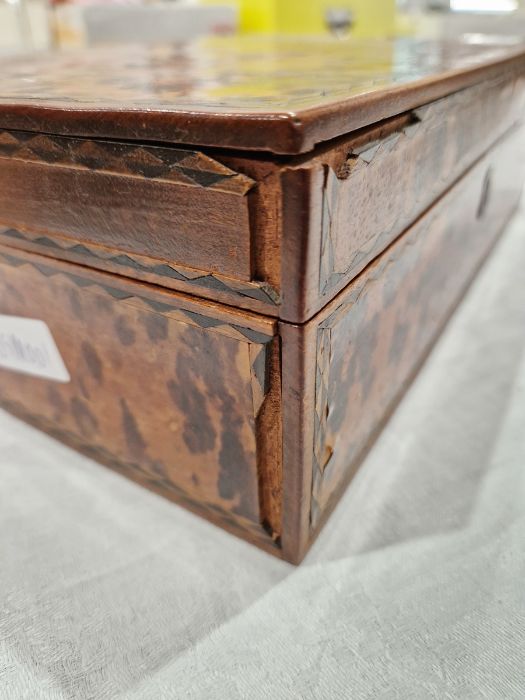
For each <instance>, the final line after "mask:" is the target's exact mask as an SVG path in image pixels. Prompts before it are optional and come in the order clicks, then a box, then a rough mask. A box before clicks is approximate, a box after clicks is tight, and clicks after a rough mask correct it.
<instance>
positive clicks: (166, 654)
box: [0, 214, 525, 700]
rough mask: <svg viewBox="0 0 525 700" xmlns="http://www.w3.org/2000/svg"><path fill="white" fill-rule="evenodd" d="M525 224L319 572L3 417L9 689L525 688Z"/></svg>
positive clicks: (345, 507) (219, 692) (346, 507)
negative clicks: (295, 563)
mask: <svg viewBox="0 0 525 700" xmlns="http://www.w3.org/2000/svg"><path fill="white" fill-rule="evenodd" d="M524 234H525V216H524V215H523V214H522V215H521V217H520V218H518V219H516V221H515V222H514V224H513V225H512V226H511V228H510V229H509V231H508V233H507V234H506V235H505V237H504V239H503V240H502V242H501V243H500V244H499V245H498V247H497V249H496V251H495V254H494V256H493V257H492V259H491V260H490V262H489V263H488V265H487V266H486V267H485V268H484V270H483V271H482V274H481V276H480V277H479V278H478V280H477V282H476V284H475V286H474V287H473V288H472V290H471V292H470V293H469V295H468V297H467V299H466V301H465V302H464V303H463V304H462V306H461V307H460V309H459V311H458V313H457V314H456V315H455V317H454V318H453V320H452V322H451V323H450V325H449V326H448V328H447V331H446V333H445V335H444V336H443V337H442V339H441V341H440V342H439V344H438V346H437V347H436V349H435V351H434V352H433V354H432V356H431V357H430V359H429V361H428V362H427V364H426V365H425V367H424V369H423V371H422V372H421V374H420V375H419V377H418V379H417V381H416V382H415V384H414V385H413V387H412V389H411V390H410V392H409V393H408V395H407V396H406V398H405V399H404V401H403V402H402V404H401V406H400V408H399V409H398V411H397V412H396V414H395V416H394V418H393V419H392V420H391V422H390V423H389V425H388V427H387V428H386V430H385V432H384V433H383V435H382V436H381V438H380V440H379V441H378V443H377V444H376V446H375V448H374V449H373V451H372V452H371V454H370V455H369V457H368V459H367V460H366V462H365V464H364V466H363V468H362V470H361V472H360V474H359V476H358V477H357V478H356V480H355V481H354V482H353V484H352V486H351V487H350V489H349V490H348V491H347V493H346V495H345V497H344V498H343V500H342V502H341V504H340V506H339V507H338V509H337V511H336V513H335V514H334V516H333V517H332V519H331V520H330V522H329V524H328V525H327V527H326V528H325V530H324V531H323V533H322V535H321V537H320V538H319V540H318V541H317V543H316V545H315V546H314V548H313V550H312V552H311V553H310V554H309V556H308V557H307V559H306V561H305V562H304V564H303V565H302V566H300V567H298V568H294V567H292V566H289V565H287V564H285V563H283V562H280V561H278V560H275V559H273V558H271V557H270V556H268V555H266V554H264V553H262V552H259V551H258V550H256V549H255V548H253V547H251V546H249V545H247V544H245V543H244V542H241V541H240V540H237V539H235V538H233V537H231V536H229V535H228V534H226V533H224V532H222V531H220V530H219V529H217V528H215V527H213V526H212V525H209V524H208V523H206V522H204V521H201V520H199V519H198V518H196V517H194V516H192V515H191V514H189V513H187V512H185V511H184V510H182V509H180V508H178V507H177V506H174V505H173V504H171V503H169V502H167V501H165V500H163V499H161V498H159V497H157V496H155V495H153V494H151V493H149V492H147V491H145V490H142V489H141V488H139V487H138V486H136V485H134V484H133V483H131V482H128V481H126V480H125V479H123V478H121V477H119V476H117V475H116V474H113V473H112V472H110V471H108V470H105V469H104V468H103V467H100V466H98V465H96V464H95V463H93V462H91V461H90V460H88V459H85V458H83V457H82V456H79V455H77V454H75V453H74V452H72V451H70V450H69V449H67V448H65V447H63V446H61V445H60V444H58V443H56V442H54V441H53V440H51V439H50V438H48V437H47V436H45V435H43V434H40V433H38V432H36V431H35V430H33V429H31V428H29V427H27V426H25V425H23V424H22V423H20V422H18V421H17V420H15V419H14V418H12V417H10V416H8V415H7V414H5V413H1V412H0V450H1V452H0V555H1V560H0V698H2V700H4V699H6V700H22V699H27V700H40V699H42V700H65V699H70V698H75V699H77V698H78V699H82V700H84V699H87V698H90V699H91V698H92V699H94V700H106V699H108V698H110V699H112V700H113V699H115V700H120V699H121V698H126V699H129V700H162V699H163V698H176V699H179V698H190V699H195V700H203V699H204V700H208V699H212V700H213V699H219V700H236V699H239V698H240V699H245V698H246V699H249V700H258V699H261V700H267V699H271V700H279V699H281V698H283V699H285V698H300V699H303V698H304V699H308V700H310V699H312V700H325V699H326V700H334V699H337V698H349V699H352V700H361V699H365V698H370V699H372V698H373V699H374V700H378V699H383V698H384V699H385V700H395V699H400V700H411V699H414V700H426V699H427V698H432V699H439V700H446V699H450V700H458V699H460V700H467V699H472V700H480V699H487V700H498V699H500V698H501V699H504V700H513V699H514V698H515V699H518V698H519V699H520V700H523V698H525V235H524Z"/></svg>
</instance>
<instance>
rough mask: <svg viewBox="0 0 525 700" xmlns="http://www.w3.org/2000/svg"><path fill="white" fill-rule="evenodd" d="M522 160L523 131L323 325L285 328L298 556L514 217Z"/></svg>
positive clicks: (366, 275) (382, 260)
mask: <svg viewBox="0 0 525 700" xmlns="http://www.w3.org/2000/svg"><path fill="white" fill-rule="evenodd" d="M524 156H525V131H524V130H523V128H522V129H518V130H516V131H515V132H514V133H513V135H512V136H509V137H508V138H507V139H505V140H504V141H503V142H502V143H500V144H499V145H498V146H497V147H496V148H495V149H494V150H493V151H491V152H490V153H489V154H488V155H487V156H486V157H485V158H483V159H482V160H481V161H480V162H479V163H478V164H477V165H476V166H475V167H474V168H473V169H472V170H471V171H470V172H469V173H468V174H467V175H466V176H465V177H464V178H463V179H462V180H461V181H460V182H459V183H458V184H457V185H456V186H455V187H454V188H452V189H451V190H450V192H448V193H447V194H446V195H445V196H444V197H443V198H442V199H441V200H440V201H439V202H438V203H437V204H436V205H435V206H434V207H433V208H432V209H431V210H430V211H429V212H428V213H427V214H426V215H425V216H424V217H422V218H421V219H420V220H419V221H418V222H417V223H416V224H415V225H414V226H412V227H411V228H410V229H409V230H408V231H407V232H406V233H405V234H404V235H403V236H401V237H400V238H399V239H398V240H397V241H396V242H395V243H394V244H393V245H392V246H391V247H390V248H389V249H388V250H387V251H386V252H385V253H384V254H383V255H382V256H380V257H379V258H378V259H377V260H376V261H375V262H373V263H372V264H371V265H369V266H368V267H367V268H366V270H365V271H364V272H363V273H362V274H361V275H359V276H358V277H357V279H356V280H355V281H354V282H352V283H351V284H350V285H349V286H348V288H347V289H345V291H344V292H343V294H341V295H339V297H338V298H337V299H336V300H334V301H333V302H332V303H331V304H329V305H328V307H327V308H326V309H324V310H323V311H322V312H321V313H320V314H318V316H316V318H315V319H314V320H312V321H310V322H309V323H307V324H306V325H305V326H291V325H289V324H284V323H282V324H281V331H280V332H281V333H282V334H283V337H284V339H285V341H284V344H283V355H284V357H283V368H287V369H288V371H289V372H290V376H289V377H288V376H287V375H286V374H283V379H284V381H285V389H284V391H285V396H288V401H290V402H291V404H290V405H286V404H285V411H288V414H289V415H290V417H291V418H290V420H291V423H290V427H291V432H290V433H287V432H285V443H284V454H285V464H286V465H289V464H294V465H295V468H294V474H293V476H288V477H287V475H286V471H285V479H286V478H289V479H295V480H296V481H297V480H299V483H295V485H294V486H293V487H292V486H291V487H290V488H294V490H295V492H296V494H297V495H296V496H295V499H294V502H295V503H296V507H295V508H291V509H290V510H291V512H292V514H294V518H295V519H294V527H295V528H296V530H295V533H296V537H297V540H296V544H295V546H296V550H295V551H296V556H297V557H299V558H300V556H301V553H304V552H305V551H306V549H307V547H308V545H309V543H310V542H311V539H312V537H314V536H315V534H316V533H317V532H318V530H319V527H320V526H321V524H322V523H323V521H324V520H325V519H326V517H327V515H328V514H329V512H330V511H331V509H332V507H333V505H334V504H335V502H336V501H337V500H338V498H339V497H340V495H341V493H342V491H343V489H344V487H345V485H346V484H347V482H348V480H349V479H350V478H351V476H352V475H353V474H354V473H355V470H356V468H357V466H358V465H359V462H360V460H361V458H362V457H363V455H364V453H365V452H366V450H367V449H368V448H369V447H370V445H371V444H372V441H373V439H374V438H375V437H376V435H377V434H378V432H379V430H380V429H381V427H382V425H383V424H384V421H385V419H386V418H387V417H388V416H389V414H390V413H391V411H392V410H393V408H394V406H395V404H396V402H397V401H398V400H399V398H400V396H401V395H402V394H403V392H404V390H405V389H406V388H407V386H408V384H409V382H410V381H411V379H412V378H413V376H414V373H415V371H416V370H417V369H418V368H419V366H420V364H421V362H422V361H423V359H424V358H425V357H426V355H427V354H428V352H429V350H430V348H431V347H432V345H433V343H434V342H435V339H436V336H437V334H438V333H439V331H440V330H441V329H442V327H443V325H444V323H445V321H446V320H447V319H448V317H449V316H450V313H451V311H452V310H453V308H454V307H455V305H456V304H457V302H458V300H459V299H460V298H461V296H462V294H463V292H464V291H465V288H466V287H467V285H468V284H469V282H470V281H471V279H472V277H473V275H474V273H475V272H476V270H477V269H478V266H479V265H480V263H481V261H482V260H483V259H484V258H485V256H486V255H487V253H488V251H489V250H490V248H491V246H492V245H493V244H494V242H495V240H496V239H497V236H498V234H499V233H500V232H501V231H502V229H503V228H504V226H505V224H506V222H507V221H508V219H509V216H510V215H511V213H512V212H513V211H514V209H515V207H516V205H517V203H518V201H519V197H520V194H521V184H522V182H523V178H524V176H525V157H524ZM288 382H291V385H289V383H288ZM296 383H298V384H299V386H300V387H301V389H300V392H299V393H297V392H296V391H294V388H293V387H294V385H295V384H296ZM292 416H293V417H292ZM297 446H298V447H297ZM385 468H388V465H385ZM285 494H287V491H286V490H285ZM297 504H303V507H302V508H301V507H300V506H298V505H297ZM286 511H287V508H286V507H285V513H286Z"/></svg>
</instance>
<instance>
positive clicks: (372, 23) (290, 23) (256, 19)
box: [204, 0, 396, 37]
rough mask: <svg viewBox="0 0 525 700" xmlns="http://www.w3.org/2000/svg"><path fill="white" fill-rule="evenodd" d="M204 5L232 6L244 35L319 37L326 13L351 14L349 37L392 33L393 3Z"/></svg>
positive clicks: (214, 0)
mask: <svg viewBox="0 0 525 700" xmlns="http://www.w3.org/2000/svg"><path fill="white" fill-rule="evenodd" d="M204 2H205V3H207V4H225V2H229V4H236V5H237V6H239V8H240V15H241V30H242V31H244V32H278V33H286V34H322V33H325V32H326V31H327V29H328V25H327V12H328V11H330V10H337V11H339V10H342V11H345V10H346V11H348V12H350V13H351V17H352V22H353V26H352V34H353V35H355V36H364V37H384V36H391V35H393V34H394V33H395V27H396V7H395V6H396V3H395V0H307V1H306V2H305V0H222V2H221V0H204Z"/></svg>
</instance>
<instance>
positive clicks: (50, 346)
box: [0, 314, 71, 382]
mask: <svg viewBox="0 0 525 700" xmlns="http://www.w3.org/2000/svg"><path fill="white" fill-rule="evenodd" d="M0 367H3V368H5V369H11V370H13V371H14V372H22V373H24V374H31V375H32V376H34V377H43V378H44V379H53V380H54V381H56V382H69V381H70V380H71V377H70V376H69V372H68V371H67V368H66V366H65V364H64V361H63V360H62V357H61V356H60V353H59V351H58V348H57V346H56V343H55V341H54V340H53V336H52V335H51V332H50V330H49V328H48V327H47V325H46V324H45V323H44V322H43V321H37V320H36V319H32V318H20V317H18V316H2V315H1V314H0Z"/></svg>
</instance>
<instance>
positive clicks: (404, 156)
mask: <svg viewBox="0 0 525 700" xmlns="http://www.w3.org/2000/svg"><path fill="white" fill-rule="evenodd" d="M524 104H525V80H524V79H523V78H521V77H520V78H516V79H514V80H506V79H500V80H498V81H495V82H492V83H484V84H482V85H477V86H475V87H472V88H470V89H468V90H464V91H462V92H460V93H456V94H454V95H450V96H448V97H446V98H444V99H442V100H439V101H437V102H434V103H432V104H429V105H426V106H425V107H421V108H419V109H415V110H413V111H412V112H409V113H406V114H403V115H400V116H399V117H396V118H394V119H392V120H389V121H387V122H384V123H382V124H380V125H377V126H373V127H370V128H369V129H365V130H363V131H362V132H360V133H357V134H354V135H350V136H349V137H347V138H346V139H342V140H341V141H340V142H338V143H333V144H331V145H330V147H327V148H325V149H324V150H323V151H322V152H321V153H319V154H318V155H316V156H314V157H313V158H311V159H308V160H305V161H304V162H303V163H301V164H299V165H297V166H295V165H294V166H291V167H292V169H293V170H297V172H296V173H294V172H291V173H290V174H289V175H288V179H287V180H284V196H285V197H290V196H293V195H292V190H297V189H298V188H302V189H306V190H307V193H308V194H307V193H304V194H303V199H304V200H305V202H304V204H303V207H302V211H301V212H300V215H301V216H302V220H301V221H300V222H299V223H298V224H297V225H296V226H295V228H294V225H293V221H290V223H289V224H288V230H289V231H291V232H294V231H296V232H297V233H296V234H295V235H296V237H297V242H296V243H295V244H294V241H293V234H292V235H291V238H292V240H291V241H290V243H289V252H288V256H284V257H283V268H286V267H288V266H290V265H294V263H295V264H296V259H297V258H298V256H299V253H298V251H301V254H302V261H301V268H300V269H298V270H297V271H296V276H295V277H290V276H289V277H288V278H286V277H285V275H284V274H283V304H282V307H281V311H280V317H281V318H284V319H285V320H288V321H292V322H298V321H300V322H302V321H306V320H308V319H309V318H311V317H312V316H313V314H314V313H316V312H318V311H319V310H320V309H322V308H323V307H324V306H326V304H327V303H328V302H329V301H330V300H331V299H333V298H334V296H335V295H336V294H337V293H338V292H339V291H341V289H343V288H344V287H345V285H347V284H348V283H349V282H350V281H351V280H352V279H354V278H355V277H356V276H357V275H358V274H359V272H361V270H363V269H364V268H365V267H366V265H367V264H368V263H369V262H370V261H371V260H373V259H374V258H375V257H376V256H377V255H379V254H380V253H381V252H382V251H383V250H385V248H387V246H388V245H390V243H392V241H393V240H395V239H396V238H397V237H398V236H399V235H400V234H401V233H402V232H403V231H404V230H405V229H406V228H407V227H408V226H409V225H410V224H411V223H413V222H414V221H415V220H416V219H417V218H418V216H420V215H421V214H422V213H423V212H424V211H425V210H426V209H428V208H429V207H430V206H431V205H432V204H433V202H434V201H435V200H436V199H437V198H438V197H439V196H440V195H441V194H443V192H445V191H446V190H447V189H448V188H449V187H450V186H451V185H452V184H453V183H454V182H455V181H457V179H458V178H460V177H461V176H462V175H463V173H464V172H465V171H466V170H467V169H468V168H469V167H470V166H471V165H472V164H473V163H474V162H475V161H476V160H477V159H478V158H480V157H481V156H482V155H483V154H484V153H485V152H486V151H487V150H488V149H489V148H490V147H491V146H492V145H493V144H494V143H495V142H496V141H497V140H498V139H499V138H501V137H502V136H503V135H504V134H505V133H506V132H507V131H508V130H509V129H510V128H511V127H512V126H513V125H514V124H516V123H518V122H519V121H520V119H521V118H522V117H523V114H524ZM304 171H306V172H304ZM305 229H306V230H305ZM290 257H292V258H295V260H293V261H290Z"/></svg>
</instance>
